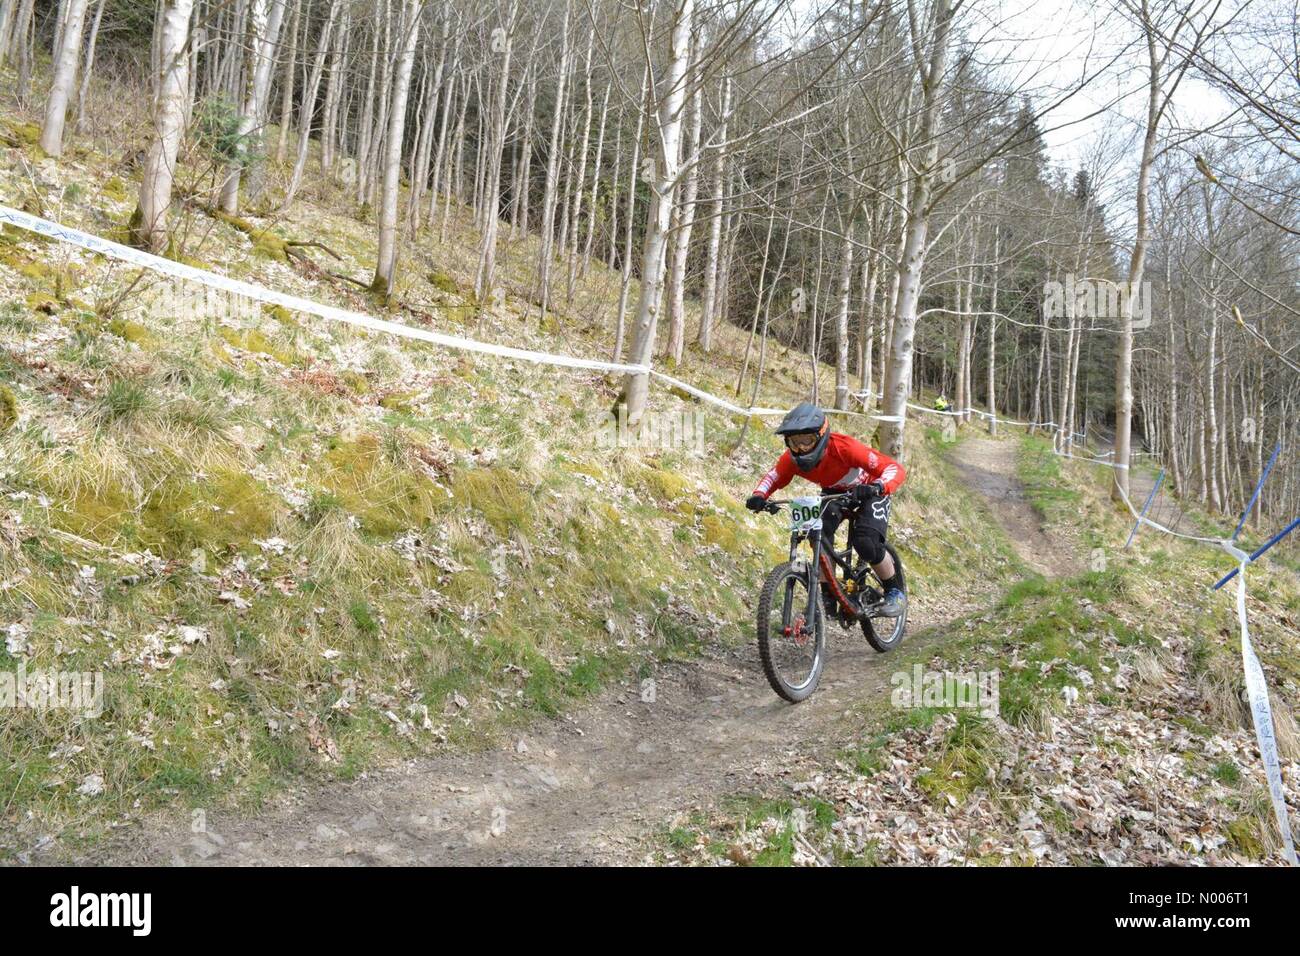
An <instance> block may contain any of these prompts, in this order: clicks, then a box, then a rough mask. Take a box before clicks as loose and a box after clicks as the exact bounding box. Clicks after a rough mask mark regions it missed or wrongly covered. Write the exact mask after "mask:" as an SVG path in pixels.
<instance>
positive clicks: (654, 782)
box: [83, 439, 1069, 865]
mask: <svg viewBox="0 0 1300 956" xmlns="http://www.w3.org/2000/svg"><path fill="white" fill-rule="evenodd" d="M1013 453H1014V445H1011V444H1008V443H999V442H995V441H989V440H986V439H985V440H979V439H971V440H967V441H965V442H963V443H962V444H961V445H960V446H958V448H957V449H956V450H955V452H954V457H955V459H956V460H957V463H958V467H959V469H960V471H961V473H962V475H963V476H964V477H965V479H966V480H967V481H968V482H969V483H970V484H971V486H972V488H973V489H974V490H976V491H978V492H980V493H982V494H984V495H986V496H988V497H989V499H990V504H991V506H992V508H993V510H994V513H995V514H997V515H998V516H999V517H1000V518H1001V519H1002V520H1004V521H1005V522H1006V524H1007V528H1008V531H1009V532H1010V533H1011V535H1012V536H1013V538H1015V539H1016V540H1017V541H1018V546H1019V547H1022V548H1024V549H1025V550H1024V551H1023V553H1024V555H1025V559H1026V561H1027V562H1029V563H1031V564H1032V565H1033V566H1034V567H1036V568H1039V569H1041V570H1043V571H1044V573H1049V572H1052V571H1062V570H1069V568H1068V567H1067V564H1068V562H1067V560H1066V559H1065V557H1064V556H1062V555H1060V554H1059V553H1058V552H1059V551H1060V546H1059V545H1057V547H1056V549H1055V550H1054V549H1053V546H1052V543H1051V542H1050V541H1049V540H1048V539H1047V538H1046V537H1045V536H1044V535H1043V534H1042V532H1041V531H1039V530H1038V526H1037V522H1036V520H1035V519H1034V517H1033V512H1032V510H1031V509H1030V508H1029V506H1028V505H1027V504H1026V503H1025V501H1024V498H1023V495H1022V494H1021V493H1020V488H1019V485H1018V483H1017V482H1016V481H1015V479H1014V477H1013V471H1014V463H1013V459H1012V457H1011V456H1012V455H1013ZM984 600H987V597H986V596H985V597H981V596H980V595H965V596H958V597H956V598H948V600H947V603H941V600H936V599H934V598H932V597H927V599H926V600H925V601H918V602H916V604H915V605H914V606H913V608H912V611H911V617H910V621H909V637H908V641H907V643H908V645H910V646H913V647H915V646H918V645H922V646H923V645H924V644H925V643H927V642H936V641H939V640H942V638H943V635H944V629H945V628H944V626H945V624H946V623H947V622H949V621H951V620H952V619H954V618H955V617H957V616H959V615H961V614H963V613H966V612H969V611H971V610H974V609H976V608H977V607H979V606H981V604H982V602H983V601H984ZM894 669H895V668H894V667H893V666H892V664H891V657H890V656H885V655H880V654H877V653H876V652H875V651H873V650H872V649H871V648H870V647H869V646H868V645H867V643H866V641H865V640H864V639H863V637H862V636H861V633H860V632H859V631H857V630H854V631H847V632H846V631H841V630H840V628H838V627H836V626H834V625H832V626H831V629H830V654H829V659H828V663H827V665H826V670H825V672H824V674H823V678H822V685H821V687H820V688H819V689H818V691H817V693H816V694H815V695H814V696H813V697H812V698H811V699H810V700H809V701H807V702H805V703H803V704H800V705H799V706H797V707H792V706H790V705H789V704H786V703H784V702H782V701H780V700H778V699H777V697H776V696H775V695H774V694H773V693H772V691H771V690H770V689H769V688H768V686H767V683H766V681H765V680H764V678H763V674H762V671H761V669H760V666H759V663H758V660H757V653H756V651H755V649H754V647H753V645H752V643H749V644H746V645H745V646H743V647H737V648H719V649H716V650H715V651H713V652H712V653H711V654H709V655H707V656H706V657H704V658H703V659H701V660H696V661H691V662H688V663H680V664H667V665H664V666H662V667H660V668H659V669H658V671H657V673H656V674H655V678H654V679H655V699H654V701H653V702H645V701H643V700H642V699H641V690H640V687H636V686H633V687H622V688H613V689H611V690H609V691H606V692H605V693H604V694H603V695H601V697H600V698H598V699H597V700H596V701H594V702H593V703H592V704H590V705H589V706H587V707H585V708H583V709H581V710H579V711H578V712H576V713H574V714H572V715H569V716H566V717H565V718H563V719H560V720H556V721H553V722H550V723H546V724H539V725H537V726H535V727H534V728H531V729H530V731H528V732H526V733H524V734H523V735H518V736H516V737H514V738H513V739H512V740H511V741H510V743H509V745H508V746H506V747H503V748H501V749H497V750H492V751H488V752H484V753H481V754H474V755H469V756H466V755H463V754H461V755H449V756H444V757H437V758H430V759H424V760H417V761H411V762H409V763H407V764H404V765H402V766H400V767H397V768H394V769H390V770H386V771H383V772H380V773H372V774H370V775H368V777H367V779H365V780H362V781H359V782H355V783H351V784H336V785H329V786H326V787H322V788H317V789H313V790H311V791H309V792H306V793H300V794H297V795H295V796H293V797H291V798H288V799H286V800H285V801H284V803H283V805H281V806H279V807H277V808H275V809H273V810H270V811H266V812H264V813H262V814H260V815H256V816H247V817H234V816H226V815H223V814H219V813H208V815H207V819H206V832H205V833H201V834H196V833H192V832H191V829H190V825H189V824H190V818H189V816H188V814H184V815H183V816H182V814H181V813H177V814H175V815H173V816H169V817H167V818H156V819H152V820H150V821H149V822H147V823H145V824H144V825H143V826H141V827H140V828H137V829H133V830H132V831H130V832H128V833H124V834H122V835H121V836H120V837H119V838H117V839H116V840H114V841H111V842H109V843H107V844H105V845H104V846H102V847H101V848H100V849H98V850H97V851H95V852H94V853H93V854H92V855H91V857H90V858H89V859H86V860H84V861H83V862H88V863H101V862H102V863H107V862H112V863H119V864H132V863H153V864H167V863H175V864H181V865H189V864H200V865H204V864H205V865H257V864H281V865H294V864H296V865H302V864H315V865H363V864H502V863H506V864H546V863H579V864H581V863H629V862H637V861H638V860H639V859H640V857H641V855H642V853H643V852H644V851H643V849H642V844H641V837H642V836H643V835H644V834H645V833H646V832H648V831H649V830H651V829H653V828H654V827H656V826H659V825H661V824H662V823H663V822H664V821H665V820H667V819H669V818H670V817H671V816H672V815H673V814H674V813H676V812H679V811H682V810H690V809H692V808H693V807H695V806H698V805H702V804H703V803H705V802H707V801H711V800H713V799H716V798H717V797H718V796H719V795H722V794H726V793H730V792H736V791H744V790H749V791H752V790H754V789H756V788H757V786H758V784H757V781H758V779H759V778H762V777H765V776H768V775H774V774H779V773H780V772H781V770H782V768H783V766H785V764H786V763H788V759H787V758H788V752H789V751H790V750H792V749H793V748H798V750H799V751H800V752H805V753H806V752H808V751H809V749H810V748H816V747H819V746H822V745H830V744H834V743H835V742H836V741H835V739H834V734H835V728H836V725H837V724H838V723H839V721H838V720H837V718H838V717H839V716H841V715H842V714H843V712H844V711H846V710H847V709H848V708H849V707H850V706H852V705H853V704H855V703H857V702H859V701H861V700H865V699H870V698H878V697H880V696H881V695H882V694H886V693H888V692H889V688H890V685H889V676H890V674H891V673H892V672H893V670H894Z"/></svg>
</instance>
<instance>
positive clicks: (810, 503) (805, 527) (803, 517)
mask: <svg viewBox="0 0 1300 956" xmlns="http://www.w3.org/2000/svg"><path fill="white" fill-rule="evenodd" d="M821 527H822V500H821V498H818V497H814V496H811V495H809V496H806V497H803V498H795V499H794V500H793V501H791V502H790V530H791V531H820V530H821Z"/></svg>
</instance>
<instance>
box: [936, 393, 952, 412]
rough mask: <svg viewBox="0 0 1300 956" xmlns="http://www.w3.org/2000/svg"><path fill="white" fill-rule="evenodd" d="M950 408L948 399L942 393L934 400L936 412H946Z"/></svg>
mask: <svg viewBox="0 0 1300 956" xmlns="http://www.w3.org/2000/svg"><path fill="white" fill-rule="evenodd" d="M948 408H949V405H948V399H946V398H944V397H943V396H942V395H940V396H939V397H938V398H936V399H935V400H934V410H935V411H936V412H946V411H947V410H948Z"/></svg>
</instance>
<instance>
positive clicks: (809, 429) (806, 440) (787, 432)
mask: <svg viewBox="0 0 1300 956" xmlns="http://www.w3.org/2000/svg"><path fill="white" fill-rule="evenodd" d="M776 433H777V434H778V435H781V436H782V437H784V438H785V447H786V448H788V449H789V450H790V456H791V457H792V458H793V459H794V463H795V466H796V467H797V468H798V469H799V470H800V471H810V470H812V469H813V468H816V467H817V463H818V462H819V461H821V460H822V456H823V455H825V454H826V446H827V444H829V443H830V440H831V429H830V423H829V422H828V421H827V420H826V413H825V412H824V411H822V410H821V409H820V408H818V407H817V406H816V405H814V404H813V403H812V402H800V403H799V404H798V405H796V406H795V407H794V408H793V409H791V411H790V414H788V415H786V416H785V418H784V419H783V420H782V422H781V424H780V425H779V426H777V429H776ZM791 439H793V440H794V441H793V444H792V443H791Z"/></svg>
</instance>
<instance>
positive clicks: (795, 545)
mask: <svg viewBox="0 0 1300 956" xmlns="http://www.w3.org/2000/svg"><path fill="white" fill-rule="evenodd" d="M844 497H846V495H845V494H843V493H841V494H834V495H822V496H821V499H822V506H823V508H824V507H825V505H826V502H828V501H832V500H834V499H836V498H844ZM771 504H773V505H783V504H789V502H788V501H775V502H771ZM805 540H807V541H808V544H809V545H810V546H811V547H812V552H813V553H812V562H811V563H810V564H809V566H808V607H807V608H806V609H805V611H804V620H806V621H815V620H816V618H815V617H814V616H813V615H815V614H816V613H817V610H818V608H817V601H818V600H819V599H820V597H821V589H820V588H818V587H817V585H818V584H820V583H823V582H824V583H825V584H827V585H828V586H829V587H830V589H831V593H832V594H833V595H834V596H835V600H836V601H838V602H839V604H840V607H842V608H843V609H844V611H845V612H846V613H847V614H849V615H850V616H852V617H854V618H856V617H858V616H859V615H860V614H861V612H862V609H861V607H859V606H857V605H855V604H854V603H853V602H852V601H851V600H849V596H848V595H847V594H845V593H844V589H843V588H842V587H840V582H839V580H838V579H837V578H836V577H835V567H834V566H835V565H839V566H840V567H841V568H843V569H844V573H845V574H846V575H847V576H848V577H852V576H853V564H852V557H851V556H852V554H853V548H852V546H850V547H849V548H848V550H847V552H846V553H847V554H848V555H849V556H850V557H848V558H845V557H841V556H840V554H839V553H838V552H837V551H836V550H835V545H834V542H832V543H831V546H830V547H824V546H823V541H824V540H825V539H824V538H823V536H822V529H821V528H817V529H815V530H812V531H792V532H790V563H791V564H792V565H797V563H798V562H799V560H800V558H799V546H800V545H801V544H803V542H804V541H805ZM814 569H816V571H814Z"/></svg>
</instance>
